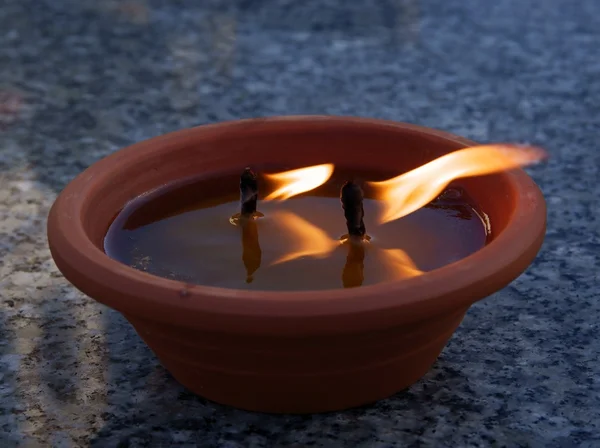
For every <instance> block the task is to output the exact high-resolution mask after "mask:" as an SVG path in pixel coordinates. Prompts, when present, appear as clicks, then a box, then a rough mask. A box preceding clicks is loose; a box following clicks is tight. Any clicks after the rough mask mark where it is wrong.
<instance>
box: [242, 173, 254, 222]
mask: <svg viewBox="0 0 600 448" xmlns="http://www.w3.org/2000/svg"><path fill="white" fill-rule="evenodd" d="M257 201H258V176H257V175H256V174H255V173H254V171H252V169H251V168H249V167H247V168H246V169H244V172H243V173H242V175H241V176H240V204H241V205H240V207H241V210H240V211H241V214H242V215H246V216H247V215H251V214H253V213H255V212H256V203H257Z"/></svg>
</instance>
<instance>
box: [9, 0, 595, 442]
mask: <svg viewBox="0 0 600 448" xmlns="http://www.w3.org/2000/svg"><path fill="white" fill-rule="evenodd" d="M599 16H600V3H599V2H598V1H597V0H578V1H577V2H569V1H567V0H544V1H539V0H535V1H534V0H501V1H497V0H461V1H458V0H382V1H378V2H361V1H358V0H353V1H347V0H318V1H317V0H307V1H302V2H292V1H288V0H262V1H261V0H239V1H227V0H218V1H217V0H211V1H207V0H203V1H201V2H199V1H195V0H171V1H166V0H163V1H160V0H152V1H147V2H143V1H141V0H130V1H116V0H112V1H99V0H98V1H92V0H78V1H76V0H3V1H2V2H1V3H0V165H1V166H0V169H1V172H0V176H1V177H0V254H1V257H0V294H1V301H0V447H3V448H8V447H12V446H26V447H29V446H48V447H79V446H90V445H91V446H98V447H117V446H119V447H141V446H148V447H171V446H182V447H195V446H198V447H227V448H237V447H240V448H241V447H244V448H245V447H283V446H289V447H307V446H314V447H368V448H380V447H381V448H383V447H410V446H415V447H417V446H432V447H466V446H481V447H487V446H507V447H513V446H529V447H554V446H556V447H571V446H582V447H598V446H600V430H599V428H598V426H599V422H600V359H599V358H600V357H599V355H598V353H599V352H600V342H599V337H600V336H599V331H598V330H599V329H598V322H599V316H600V300H598V299H599V290H598V287H599V281H598V272H600V243H599V237H598V231H599V230H600V225H599V224H598V220H597V219H598V218H597V216H598V214H599V211H600V206H599V202H598V198H599V197H600V187H599V183H598V179H599V177H600V173H599V167H600V151H599V146H598V145H599V144H600V143H599V142H600V138H599V137H600V125H599V123H600V121H599V120H600V118H599V117H600V52H599V51H600V50H599V48H600V26H598V17H599ZM313 113H318V114H345V115H361V116H371V117H383V118H388V119H394V120H400V121H408V122H413V123H419V124H422V125H427V126H432V127H436V128H441V129H445V130H448V131H451V132H454V133H458V134H462V135H464V136H466V137H469V138H472V139H475V140H479V141H482V142H489V141H520V142H534V143H537V144H541V145H543V146H545V147H547V148H548V150H549V151H550V153H551V156H552V159H551V160H550V162H549V163H548V164H546V165H543V166H538V167H535V168H533V169H531V170H530V173H531V174H532V176H533V177H534V178H535V180H536V181H537V182H538V183H539V185H540V186H541V188H542V189H543V191H544V194H545V196H546V199H547V202H548V233H547V237H546V241H545V244H544V247H543V249H542V251H541V253H540V255H539V257H538V259H537V260H536V262H535V263H534V264H533V265H532V266H531V268H530V269H529V270H528V271H527V272H526V273H525V274H523V275H522V276H521V277H520V278H519V279H518V280H516V281H515V282H514V283H513V284H512V285H511V286H509V287H507V288H505V289H504V290H502V291H500V292H498V293H497V294H495V295H494V296H493V297H490V298H489V299H487V300H485V301H483V302H480V303H478V304H477V305H475V306H473V308H472V309H471V310H470V311H469V313H468V314H467V317H466V318H465V320H464V322H463V324H462V326H461V327H460V329H459V330H458V331H457V333H456V334H455V336H454V337H453V338H452V340H451V342H450V344H449V345H448V347H447V348H446V349H445V350H444V352H443V353H442V355H441V357H440V359H439V360H438V362H437V363H436V364H435V367H434V368H433V370H432V371H431V372H429V373H428V374H427V376H426V377H425V378H424V379H423V380H422V381H420V382H419V383H417V384H415V385H414V386H413V387H411V388H410V389H409V390H407V391H405V392H402V393H400V394H397V395H396V396H394V397H391V398H389V399H387V400H383V401H381V402H379V403H377V404H375V405H373V406H369V407H365V408H361V409H355V410H351V411H347V412H340V413H332V414H327V415H315V416H304V417H298V416H270V415H261V414H253V413H248V412H242V411H238V410H234V409H230V408H227V407H223V406H218V405H215V404H213V403H210V402H207V401H204V400H202V399H200V398H198V397H195V396H193V395H191V394H190V393H189V392H187V391H186V390H185V389H183V388H182V387H181V386H179V385H178V384H177V383H176V382H175V381H174V380H173V379H172V378H171V377H170V376H169V374H168V373H166V372H165V370H164V369H163V368H162V367H161V366H160V365H159V364H158V362H157V360H156V358H155V357H154V356H153V355H152V353H151V352H150V351H149V350H148V348H146V346H145V345H144V344H143V343H142V342H141V340H140V339H139V337H138V336H137V335H136V334H135V332H134V331H133V330H132V328H131V327H130V326H129V325H128V324H127V323H126V322H125V321H124V319H123V318H122V317H121V316H120V315H119V314H117V313H116V312H113V311H111V310H109V309H107V308H105V307H103V306H101V305H98V304H96V303H95V302H94V301H92V300H91V299H88V298H86V297H85V296H84V295H82V294H81V293H79V292H78V291H76V290H75V289H74V288H73V287H71V286H70V285H69V284H68V283H67V282H66V281H65V280H64V279H63V278H62V276H61V275H60V273H59V272H58V271H57V270H56V268H55V266H54V264H53V262H52V259H51V258H50V254H49V252H48V248H47V245H46V237H45V220H46V215H47V212H48V209H49V207H50V205H51V204H52V201H53V200H54V198H55V197H56V194H57V193H58V192H59V191H60V189H61V188H62V187H64V186H65V185H66V183H67V182H68V181H69V180H70V179H71V178H72V177H74V176H75V175H76V174H77V173H79V172H80V171H81V170H82V169H84V168H85V167H87V166H88V165H89V164H91V163H93V162H94V161H96V160H98V159H99V158H101V157H103V156H104V155H106V154H109V153H110V152H112V151H115V150H117V149H118V148H120V147H123V146H126V145H128V144H130V143H132V142H135V141H139V140H142V139H145V138H148V137H151V136H155V135H158V134H162V133H165V132H168V131H172V130H175V129H180V128H183V127H189V126H193V125H197V124H201V123H207V122H214V121H220V120H228V119H234V118H240V117H256V116H264V115H276V114H313Z"/></svg>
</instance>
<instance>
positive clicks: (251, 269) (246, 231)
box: [239, 217, 262, 283]
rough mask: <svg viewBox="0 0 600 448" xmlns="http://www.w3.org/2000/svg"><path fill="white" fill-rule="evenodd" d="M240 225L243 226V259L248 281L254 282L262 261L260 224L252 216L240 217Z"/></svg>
mask: <svg viewBox="0 0 600 448" xmlns="http://www.w3.org/2000/svg"><path fill="white" fill-rule="evenodd" d="M239 225H240V226H241V228H242V261H243V262H244V266H245V267H246V283H252V281H253V280H254V276H253V275H254V273H255V272H256V271H257V270H258V268H260V263H261V261H262V250H261V249H260V242H259V241H258V226H257V225H256V221H255V220H254V219H252V217H250V218H242V219H240V221H239Z"/></svg>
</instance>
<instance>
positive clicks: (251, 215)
mask: <svg viewBox="0 0 600 448" xmlns="http://www.w3.org/2000/svg"><path fill="white" fill-rule="evenodd" d="M257 202H258V178H257V176H256V174H254V172H253V171H252V170H251V169H250V168H246V169H245V170H244V172H243V173H242V175H241V176H240V213H236V214H235V215H233V216H232V217H231V218H229V222H230V223H231V224H233V225H234V226H239V227H241V229H242V261H243V262H244V266H245V267H246V283H252V281H253V280H254V273H255V272H256V271H258V268H260V264H261V261H262V250H261V249H260V243H259V241H258V226H257V225H256V221H255V220H256V219H257V218H260V217H261V216H264V215H263V214H262V213H260V212H258V211H257V210H256V204H257Z"/></svg>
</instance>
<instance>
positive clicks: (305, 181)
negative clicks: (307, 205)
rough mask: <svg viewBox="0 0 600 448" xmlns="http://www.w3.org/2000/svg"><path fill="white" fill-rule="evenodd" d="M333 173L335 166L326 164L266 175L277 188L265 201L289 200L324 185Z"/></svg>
mask: <svg viewBox="0 0 600 448" xmlns="http://www.w3.org/2000/svg"><path fill="white" fill-rule="evenodd" d="M332 173H333V164H331V163H325V164H323V165H315V166H310V167H307V168H300V169H297V170H292V171H285V172H283V173H275V174H265V175H264V176H265V177H266V178H267V179H268V180H269V181H271V182H274V183H275V184H276V185H277V187H276V189H275V191H273V192H272V193H271V194H269V195H268V196H267V197H266V198H265V200H266V201H271V200H276V199H279V200H283V199H289V198H291V197H292V196H296V195H298V194H301V193H306V192H307V191H310V190H314V189H315V188H317V187H320V186H321V185H323V184H324V183H325V182H327V180H328V179H329V178H330V177H331V174H332Z"/></svg>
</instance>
